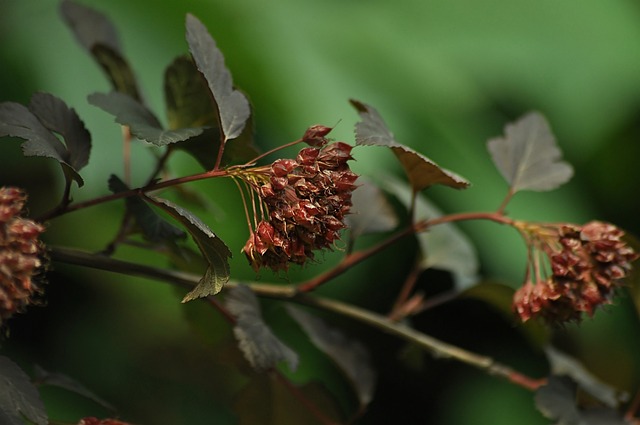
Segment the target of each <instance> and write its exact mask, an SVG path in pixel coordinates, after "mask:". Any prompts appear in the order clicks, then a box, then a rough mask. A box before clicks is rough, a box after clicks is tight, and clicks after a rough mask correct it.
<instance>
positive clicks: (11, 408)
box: [0, 356, 49, 425]
mask: <svg viewBox="0 0 640 425" xmlns="http://www.w3.org/2000/svg"><path fill="white" fill-rule="evenodd" d="M23 417H24V418H27V419H28V420H29V421H31V422H32V423H35V424H37V425H47V424H48V423H49V420H48V418H47V412H46V410H45V408H44V404H43V403H42V400H41V399H40V394H39V393H38V390H37V389H36V387H35V386H34V385H33V384H32V383H31V380H30V379H29V376H27V374H26V373H24V372H23V371H22V369H20V367H18V365H16V364H15V363H14V362H12V361H11V360H9V359H8V358H6V357H4V356H0V423H2V425H24V419H23Z"/></svg>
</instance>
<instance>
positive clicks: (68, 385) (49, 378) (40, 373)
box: [34, 365, 116, 411]
mask: <svg viewBox="0 0 640 425" xmlns="http://www.w3.org/2000/svg"><path fill="white" fill-rule="evenodd" d="M34 378H35V380H36V381H37V382H38V385H50V386H53V387H58V388H62V389H65V390H67V391H71V392H72V393H75V394H78V395H81V396H82V397H85V398H87V399H89V400H91V401H94V402H95V403H97V404H99V405H100V406H102V407H104V408H106V409H107V410H111V411H115V410H116V409H115V407H113V405H111V404H110V403H109V402H107V401H105V400H104V399H102V398H101V397H98V396H97V395H96V394H95V393H93V392H92V391H91V390H89V389H88V388H87V387H85V386H84V385H82V384H81V383H79V382H78V381H76V380H75V379H73V378H71V377H69V376H67V375H65V374H62V373H55V372H48V371H46V370H44V369H43V368H42V367H40V366H37V365H36V366H35V367H34Z"/></svg>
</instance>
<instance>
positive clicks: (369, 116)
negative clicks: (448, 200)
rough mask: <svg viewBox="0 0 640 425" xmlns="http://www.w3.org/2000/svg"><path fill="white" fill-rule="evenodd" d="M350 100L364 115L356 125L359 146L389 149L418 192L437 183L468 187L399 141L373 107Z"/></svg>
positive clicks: (454, 175)
mask: <svg viewBox="0 0 640 425" xmlns="http://www.w3.org/2000/svg"><path fill="white" fill-rule="evenodd" d="M350 102H351V104H352V105H353V106H354V107H355V108H356V110H357V111H358V113H359V114H360V118H362V121H360V122H359V123H357V124H356V130H355V132H356V145H358V146H385V147H388V148H390V149H391V150H392V151H393V153H394V154H395V155H396V157H397V158H398V160H399V161H400V163H401V164H402V167H403V168H404V171H405V173H406V174H407V177H408V178H409V181H410V182H411V186H412V187H413V190H414V191H416V192H418V191H420V190H422V189H426V188H428V187H429V186H433V185H434V184H441V185H445V186H449V187H453V188H455V189H465V188H467V187H468V186H469V182H468V181H467V180H465V179H464V178H463V177H460V176H459V175H457V174H455V173H453V172H451V171H449V170H446V169H444V168H441V167H440V166H439V165H438V164H436V163H435V162H433V161H432V160H430V159H429V158H427V157H426V156H424V155H422V154H420V153H418V152H416V151H414V150H413V149H411V148H410V147H408V146H405V145H402V144H400V143H398V142H397V141H396V140H395V138H394V136H393V134H392V133H391V131H389V129H388V128H387V125H386V124H385V122H384V120H383V119H382V117H381V116H380V114H379V113H378V111H376V110H375V109H374V108H373V107H371V106H369V105H366V104H364V103H362V102H358V101H357V100H351V101H350Z"/></svg>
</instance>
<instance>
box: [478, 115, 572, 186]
mask: <svg viewBox="0 0 640 425" xmlns="http://www.w3.org/2000/svg"><path fill="white" fill-rule="evenodd" d="M487 147H488V149H489V152H490V153H491V157H492V159H493V162H494V163H495V165H496V167H497V168H498V170H500V173H501V174H502V175H503V176H504V178H505V179H506V180H507V182H508V183H509V185H510V186H511V191H512V192H513V193H515V192H518V191H520V190H534V191H547V190H553V189H555V188H557V187H558V186H560V185H562V184H564V183H566V182H567V181H569V179H570V178H571V177H572V176H573V167H571V165H570V164H568V163H567V162H564V161H562V152H561V151H560V149H559V148H558V146H557V145H556V139H555V136H554V135H553V133H552V132H551V128H550V127H549V123H548V122H547V120H546V119H545V117H544V116H543V115H542V114H540V113H539V112H530V113H528V114H526V115H525V116H523V117H522V118H520V119H519V120H518V121H516V122H514V123H510V124H507V125H506V127H505V136H504V137H499V138H495V139H491V140H489V141H488V142H487Z"/></svg>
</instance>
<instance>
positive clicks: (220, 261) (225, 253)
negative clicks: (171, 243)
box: [144, 196, 231, 303]
mask: <svg viewBox="0 0 640 425" xmlns="http://www.w3.org/2000/svg"><path fill="white" fill-rule="evenodd" d="M144 199H145V200H148V201H149V202H151V203H153V204H154V205H156V206H157V207H160V208H162V209H163V210H164V211H166V212H167V213H168V214H169V215H170V216H172V217H173V218H175V219H176V220H178V221H179V222H180V223H181V224H182V225H183V226H184V228H185V229H187V231H188V232H189V234H190V235H191V237H192V238H193V240H194V241H195V242H196V244H197V245H198V248H199V249H200V252H201V253H202V256H203V257H204V259H205V260H206V261H207V270H206V271H205V274H204V276H203V277H202V279H200V281H199V282H198V284H197V285H196V287H195V288H193V290H191V291H190V292H189V293H188V294H187V295H185V297H184V298H183V299H182V302H183V303H186V302H188V301H192V300H195V299H197V298H203V297H208V296H209V295H215V294H217V293H218V292H220V291H221V290H222V288H223V287H224V285H225V283H227V282H228V281H229V258H231V251H229V248H228V247H227V245H225V243H224V242H222V240H221V239H220V238H219V237H217V236H216V234H215V233H213V232H212V231H211V229H210V228H209V226H207V225H206V224H205V223H204V222H203V221H202V220H200V219H199V218H198V217H196V216H195V215H193V213H191V212H190V211H187V210H186V209H184V208H182V207H181V206H179V205H176V204H174V203H173V202H171V201H168V200H166V199H161V198H156V197H151V196H145V198H144Z"/></svg>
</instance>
